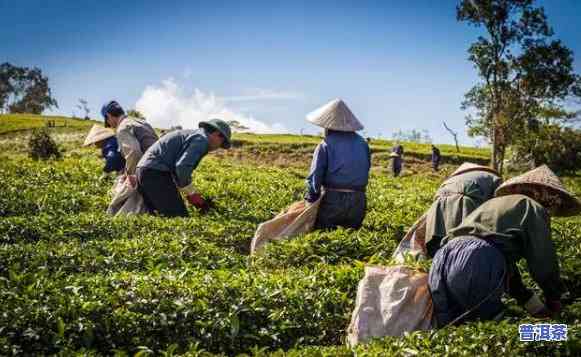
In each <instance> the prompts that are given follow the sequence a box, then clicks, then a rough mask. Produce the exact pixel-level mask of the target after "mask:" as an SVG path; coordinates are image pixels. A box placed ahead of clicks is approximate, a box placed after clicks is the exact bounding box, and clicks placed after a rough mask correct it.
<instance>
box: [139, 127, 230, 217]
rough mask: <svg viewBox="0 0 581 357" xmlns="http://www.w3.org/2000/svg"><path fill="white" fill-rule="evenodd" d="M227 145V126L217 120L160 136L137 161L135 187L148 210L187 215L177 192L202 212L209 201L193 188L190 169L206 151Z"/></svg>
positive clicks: (164, 214)
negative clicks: (193, 128) (191, 128)
mask: <svg viewBox="0 0 581 357" xmlns="http://www.w3.org/2000/svg"><path fill="white" fill-rule="evenodd" d="M230 146H231V131H230V126H229V125H228V124H227V123H226V122H224V121H223V120H220V119H212V120H209V121H205V122H200V124H199V129H196V130H175V131H172V132H170V133H168V134H166V135H164V136H162V137H161V138H160V139H159V140H158V141H157V142H156V143H155V144H153V145H152V146H151V147H150V148H149V149H148V150H147V151H146V152H145V154H144V155H143V157H142V158H141V160H140V161H139V163H138V164H137V183H138V190H139V192H140V193H141V194H142V195H143V199H144V201H145V204H146V206H147V207H148V208H149V210H150V211H151V212H152V213H157V214H159V215H162V216H167V217H185V216H188V211H187V209H186V206H185V205H184V202H183V200H182V197H181V195H180V192H181V193H183V194H185V195H186V199H187V201H188V202H189V203H190V204H191V205H193V206H194V207H196V208H198V209H199V210H201V211H202V212H206V211H207V210H208V209H209V208H210V206H211V201H208V200H205V199H204V198H203V197H202V195H200V194H199V193H197V192H196V191H195V189H194V187H193V185H192V172H193V171H194V170H195V169H196V167H197V166H198V164H199V163H200V161H201V160H202V158H204V156H206V154H208V152H210V151H214V150H217V149H219V148H221V147H222V148H225V149H228V148H230Z"/></svg>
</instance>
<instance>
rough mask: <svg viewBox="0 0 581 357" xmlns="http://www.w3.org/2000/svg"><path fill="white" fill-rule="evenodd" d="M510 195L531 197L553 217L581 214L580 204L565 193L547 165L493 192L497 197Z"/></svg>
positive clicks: (507, 182) (509, 181)
mask: <svg viewBox="0 0 581 357" xmlns="http://www.w3.org/2000/svg"><path fill="white" fill-rule="evenodd" d="M512 194H523V195H528V196H531V198H534V199H535V200H536V201H538V202H539V203H540V204H541V205H543V206H544V207H545V208H547V209H549V210H550V211H551V213H552V214H554V215H555V216H573V215H576V214H578V213H579V212H581V202H580V201H579V200H578V199H577V198H575V196H573V195H572V194H571V193H570V192H569V191H567V189H566V188H565V186H563V184H562V183H561V180H559V178H558V177H557V175H555V173H554V172H553V171H552V170H551V169H550V168H549V167H548V166H547V165H543V166H539V167H537V168H536V169H533V170H531V171H529V172H526V173H524V174H522V175H520V176H516V177H513V178H511V179H510V180H507V181H506V182H505V183H503V184H502V185H500V186H499V187H498V188H497V189H496V192H495V195H496V196H497V197H498V196H506V195H512ZM555 195H556V196H557V197H558V199H557V200H555Z"/></svg>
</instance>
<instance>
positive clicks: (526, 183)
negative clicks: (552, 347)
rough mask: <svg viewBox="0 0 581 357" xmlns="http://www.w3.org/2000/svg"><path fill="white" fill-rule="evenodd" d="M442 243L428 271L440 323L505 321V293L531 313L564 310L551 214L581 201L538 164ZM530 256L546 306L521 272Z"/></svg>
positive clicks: (572, 209)
mask: <svg viewBox="0 0 581 357" xmlns="http://www.w3.org/2000/svg"><path fill="white" fill-rule="evenodd" d="M495 194H496V196H497V197H496V198H493V199H491V200H489V201H487V202H485V203H484V204H482V205H481V206H480V207H478V208H477V209H476V210H475V211H474V212H472V213H471V214H470V215H469V216H468V217H466V218H465V219H464V221H463V222H462V223H461V224H460V225H459V226H458V227H456V228H454V229H452V230H451V231H450V232H449V234H448V235H447V236H446V237H445V238H444V239H443V240H442V244H443V246H442V248H441V249H440V250H438V252H437V253H436V255H435V257H434V259H433V262H432V267H431V269H430V273H429V287H430V291H431V294H432V298H433V302H434V313H435V317H436V325H437V326H438V327H442V326H445V325H447V324H450V323H452V322H461V321H468V320H473V319H483V320H490V319H496V318H498V317H500V316H502V313H503V310H504V306H503V304H502V302H501V300H500V298H501V296H502V295H503V293H504V292H508V293H509V295H511V296H512V297H514V298H515V299H516V300H517V302H518V303H519V304H520V305H522V306H523V307H524V308H525V309H526V310H527V311H528V312H529V313H530V314H531V315H533V316H535V317H549V316H553V315H555V314H557V313H559V312H560V310H561V296H562V295H563V294H564V293H565V292H566V289H565V288H564V285H563V283H562V281H561V279H560V273H559V263H558V259H557V254H556V251H555V247H554V245H553V242H552V240H551V229H550V216H551V215H553V216H566V215H574V214H577V213H579V212H580V211H581V203H580V202H579V201H578V200H577V199H576V198H575V197H574V196H572V195H571V194H570V193H569V192H567V191H566V190H565V189H564V187H563V186H562V184H561V182H560V181H559V179H558V178H557V176H555V174H554V173H553V172H552V171H551V170H550V169H549V168H548V167H547V166H541V167H538V168H536V169H534V170H532V171H529V172H527V173H526V174H523V175H521V176H518V177H515V178H513V179H511V180H509V181H507V182H506V183H504V184H503V185H501V186H500V187H499V188H498V189H497V190H496V193H495ZM521 259H525V261H526V264H527V267H528V270H529V272H530V274H531V277H532V278H533V280H534V281H535V282H536V283H537V284H538V286H539V287H540V288H541V290H542V291H543V294H544V297H545V301H544V302H542V301H541V299H540V298H539V296H537V295H535V294H533V293H532V292H531V291H530V290H529V289H527V288H526V287H525V285H524V284H523V282H522V279H521V275H520V272H519V270H518V267H517V265H516V264H517V263H518V261H519V260H521Z"/></svg>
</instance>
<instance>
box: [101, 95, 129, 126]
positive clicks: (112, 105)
mask: <svg viewBox="0 0 581 357" xmlns="http://www.w3.org/2000/svg"><path fill="white" fill-rule="evenodd" d="M111 112H121V113H123V112H124V111H123V108H122V107H121V105H119V103H117V102H116V101H114V100H112V101H110V102H109V103H107V104H105V105H103V106H102V107H101V115H102V116H103V119H104V120H105V126H107V114H108V113H111Z"/></svg>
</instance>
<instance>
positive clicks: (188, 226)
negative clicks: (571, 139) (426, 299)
mask: <svg viewBox="0 0 581 357" xmlns="http://www.w3.org/2000/svg"><path fill="white" fill-rule="evenodd" d="M85 131H86V129H83V130H79V131H78V132H66V133H56V134H55V138H56V140H57V141H58V142H59V143H60V145H61V146H62V148H63V149H64V151H65V154H64V158H63V160H61V161H49V162H34V161H31V160H29V159H28V158H26V155H25V153H24V148H23V147H24V142H25V136H23V135H22V134H19V133H16V134H14V135H11V136H9V137H6V138H3V139H2V138H0V160H1V161H2V162H3V165H0V177H2V178H3V179H2V180H1V181H0V216H3V218H0V262H2V264H0V306H2V307H0V329H2V333H1V334H0V354H2V355H5V354H12V353H13V352H15V351H16V352H18V351H20V352H23V353H26V354H37V355H38V354H48V353H58V352H62V353H64V354H69V353H70V352H71V351H82V352H83V353H94V354H111V353H113V351H114V350H117V351H119V352H120V353H122V352H123V353H127V354H133V353H135V352H137V351H139V350H140V349H141V350H144V351H145V350H146V349H145V347H147V349H150V350H152V351H154V352H156V353H159V352H161V351H164V350H165V351H169V350H172V349H175V351H176V352H178V353H183V352H188V351H189V352H188V353H189V355H192V356H194V355H196V356H197V355H200V354H203V353H201V352H200V350H201V349H204V350H206V351H211V352H212V353H224V354H227V355H232V354H236V353H240V352H249V353H250V352H251V351H254V354H255V355H265V354H267V353H269V351H270V352H272V351H273V350H277V349H282V350H284V351H288V352H282V351H279V352H275V354H277V355H283V354H286V355H290V356H310V355H319V356H321V355H327V356H340V355H344V356H348V355H352V351H350V350H349V349H348V348H346V347H343V346H342V344H343V336H344V334H345V331H344V330H345V328H346V326H347V324H348V322H349V318H350V313H351V311H352V309H353V303H354V297H355V293H356V287H357V281H358V280H359V279H360V278H361V274H362V267H363V264H364V263H367V262H378V261H384V260H385V259H387V258H388V257H389V256H390V255H391V253H392V251H393V249H394V248H395V246H396V245H397V242H398V240H399V239H400V238H401V236H402V234H403V232H404V231H405V230H406V229H407V227H409V226H410V225H411V224H412V223H413V221H414V220H415V219H416V217H418V216H419V215H420V214H421V213H422V212H423V211H424V210H425V209H426V208H427V207H428V206H429V204H430V202H431V196H432V194H433V192H434V190H435V189H436V187H437V186H438V183H439V182H440V181H441V179H442V178H443V177H444V176H445V175H446V174H447V173H449V172H450V170H452V169H453V167H451V166H450V167H446V168H445V170H444V172H441V173H439V174H437V175H436V174H432V173H420V174H418V175H408V176H404V177H402V178H400V179H394V178H392V177H390V176H389V175H385V174H384V173H383V172H381V171H374V173H373V175H372V178H371V182H370V187H369V205H368V214H367V217H366V220H365V222H364V227H363V228H362V229H361V230H359V231H350V230H342V229H339V230H336V231H332V232H313V233H310V234H307V235H305V236H303V237H300V238H297V239H294V240H291V241H286V242H282V243H280V244H272V245H270V246H268V247H267V249H266V251H264V253H263V254H262V255H260V256H259V257H257V258H256V259H253V260H249V259H248V256H247V254H248V245H249V242H250V237H252V234H253V232H254V229H255V228H256V226H257V224H258V223H259V222H261V221H264V220H266V219H269V218H271V217H272V216H273V215H274V214H276V213H277V212H279V211H280V210H281V209H283V208H284V207H286V206H287V205H288V204H289V203H291V202H293V201H295V200H298V199H300V198H301V195H302V193H303V179H304V176H305V174H306V166H299V167H290V168H285V169H281V168H278V167H266V166H268V165H261V167H260V168H258V166H257V165H256V164H255V163H254V162H249V161H246V160H239V159H237V157H235V156H222V155H210V156H209V157H208V158H206V159H204V161H203V162H202V163H201V165H200V167H199V168H198V169H197V170H196V173H195V175H194V182H195V185H196V187H197V188H198V189H199V190H200V191H201V192H203V193H205V194H209V195H212V196H213V197H215V199H216V204H217V208H216V209H215V210H214V211H212V212H211V213H210V214H209V215H208V216H200V215H198V214H197V213H196V212H191V213H192V215H191V217H190V218H188V219H174V220H170V219H162V218H157V217H137V218H118V219H111V218H110V217H108V216H106V215H105V214H103V211H104V209H105V207H106V205H107V202H108V199H109V198H108V193H107V192H108V189H109V188H110V186H111V182H109V181H104V182H99V181H98V180H97V177H98V176H99V175H100V172H99V168H100V167H101V165H102V163H101V161H100V159H99V158H98V157H97V153H96V151H95V150H93V149H91V148H80V145H79V144H80V143H81V142H82V139H83V137H84V134H85ZM238 139H239V140H245V141H247V142H248V144H246V145H247V146H252V147H254V148H255V149H256V150H257V151H268V150H275V149H276V146H275V145H274V143H275V142H278V141H285V140H286V141H288V142H286V143H285V144H284V145H282V146H280V147H279V149H278V150H280V151H279V154H281V155H288V154H287V153H285V152H284V150H286V148H287V147H286V146H285V145H299V146H302V145H305V148H306V147H307V145H308V147H312V146H313V145H314V144H315V143H316V142H318V140H319V139H317V138H309V139H306V140H307V141H308V142H303V138H300V139H299V138H298V137H293V136H286V135H285V136H281V137H272V136H262V135H261V136H252V135H247V134H244V135H240V136H238ZM273 139H277V140H273ZM273 142H274V143H273ZM269 143H272V144H273V145H269ZM244 145H245V144H243V147H244ZM474 159H475V160H476V159H477V157H474ZM566 182H567V184H569V185H570V187H572V188H573V189H574V190H575V191H577V192H578V193H579V192H581V179H579V178H578V177H577V178H576V177H570V178H566ZM553 235H554V239H555V241H556V245H557V248H558V251H559V255H560V258H561V267H562V271H563V275H564V276H565V277H566V278H567V281H568V283H569V287H570V289H571V291H572V293H573V296H574V298H575V299H576V302H575V303H573V304H572V305H569V306H567V307H566V308H565V313H564V314H563V316H562V318H561V319H560V320H559V322H561V323H567V324H569V328H570V329H569V333H570V342H568V343H567V344H565V343H541V342H539V343H534V344H525V343H520V342H519V341H518V333H517V331H518V324H519V323H522V322H523V321H531V320H530V319H529V318H528V317H526V314H524V313H523V312H522V310H520V309H519V308H518V307H516V306H515V305H514V303H513V302H510V306H511V310H510V313H509V315H508V317H507V318H506V319H505V320H504V321H503V322H502V323H501V324H496V323H487V324H469V325H467V326H463V327H459V328H451V329H446V330H444V331H442V332H440V333H439V334H438V335H437V336H436V337H435V338H434V339H430V338H429V336H428V335H427V334H422V333H416V334H413V335H411V336H409V337H406V338H403V339H396V338H387V339H383V340H380V341H377V342H374V343H372V344H370V345H367V346H361V347H359V349H358V355H369V356H373V355H378V354H386V355H402V354H416V353H417V354H420V355H435V354H438V355H439V354H444V353H451V354H462V353H463V354H467V355H487V354H488V355H502V354H506V355H514V354H527V353H529V354H542V355H548V354H551V355H555V354H561V355H563V354H576V353H579V351H581V346H580V345H579V344H580V342H579V341H580V339H581V336H580V333H581V332H580V326H581V323H580V320H581V300H579V299H580V298H581V263H580V262H579V259H578V258H579V256H580V254H581V250H580V249H581V248H580V247H581V220H580V219H579V217H575V218H568V219H556V220H554V221H553ZM527 279H528V278H527ZM529 283H530V281H529ZM140 346H141V347H140ZM253 346H255V347H253ZM261 351H262V352H261Z"/></svg>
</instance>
